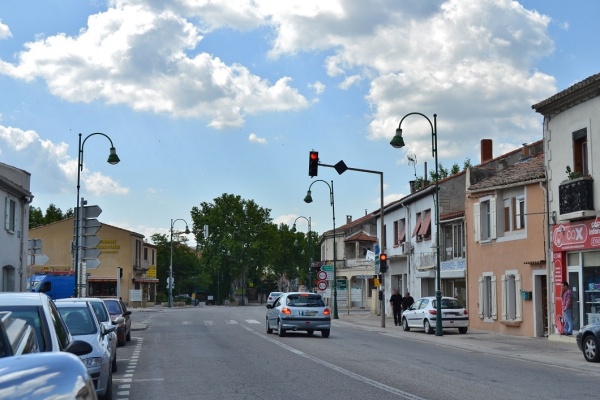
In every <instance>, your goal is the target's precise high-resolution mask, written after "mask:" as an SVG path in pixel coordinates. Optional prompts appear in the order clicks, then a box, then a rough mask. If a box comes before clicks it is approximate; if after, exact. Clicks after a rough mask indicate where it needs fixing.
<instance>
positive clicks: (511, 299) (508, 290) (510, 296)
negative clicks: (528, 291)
mask: <svg viewBox="0 0 600 400" xmlns="http://www.w3.org/2000/svg"><path fill="white" fill-rule="evenodd" d="M522 311H523V303H522V300H521V275H519V274H517V273H516V271H507V273H506V275H502V320H503V321H522V320H523V312H522Z"/></svg>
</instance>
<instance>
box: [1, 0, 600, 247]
mask: <svg viewBox="0 0 600 400" xmlns="http://www.w3.org/2000/svg"><path fill="white" fill-rule="evenodd" d="M598 15H600V2H598V1H597V0H574V1H570V2H564V1H549V0H522V1H509V0H445V1H444V0H401V1H399V0H360V1H359V0H327V1H323V0H288V1H282V0H227V1H225V0H223V1H215V0H212V1H209V0H194V1H192V0H110V1H105V0H46V1H38V0H6V1H2V2H0V162H3V163H5V164H9V165H12V166H15V167H17V168H20V169H23V170H25V171H27V172H29V173H30V174H31V192H32V194H33V195H34V199H33V203H32V205H33V206H34V207H39V208H41V209H42V210H43V211H45V210H46V208H47V207H48V206H49V205H50V204H54V205H56V206H57V207H59V208H61V209H62V210H63V211H66V210H67V209H69V208H73V207H74V206H75V205H76V202H77V194H76V187H77V165H78V149H79V145H78V138H79V134H82V139H84V140H85V142H84V143H85V144H84V146H83V170H82V171H81V175H80V183H81V190H80V196H81V197H84V198H85V199H86V200H87V201H88V204H90V205H92V204H95V205H99V206H100V207H101V208H102V210H103V211H102V214H101V215H100V217H99V220H100V221H101V222H103V223H107V224H111V225H114V226H117V227H120V228H124V229H128V230H131V231H134V232H138V233H141V234H143V235H145V236H146V237H147V238H148V239H149V238H150V236H151V235H152V234H154V233H162V234H167V235H168V234H169V231H170V228H171V221H172V220H173V221H174V223H173V227H174V229H175V230H178V229H179V230H183V229H185V223H188V224H189V225H190V228H191V224H192V220H191V216H190V211H191V209H192V207H194V206H200V204H201V203H202V202H208V203H213V202H214V199H215V198H218V197H220V196H222V195H223V194H224V193H227V194H234V195H239V196H240V197H241V198H243V199H245V200H253V201H254V202H256V203H257V204H258V205H259V206H261V207H264V208H268V209H270V210H271V217H272V218H273V222H275V223H277V224H280V223H285V224H288V225H292V224H293V223H294V221H295V220H297V228H298V230H300V231H304V232H306V231H307V228H308V227H307V222H306V220H305V218H306V219H310V220H311V225H312V230H313V231H317V232H319V233H323V232H324V231H327V230H330V229H332V225H333V212H332V207H331V206H330V201H329V195H330V190H331V189H330V188H332V190H333V194H334V198H335V224H336V226H338V227H339V226H341V225H344V224H345V223H346V218H347V216H351V217H352V218H353V219H357V218H360V217H362V216H364V215H365V213H366V212H373V211H375V210H377V209H378V208H379V205H380V200H381V197H380V179H379V174H371V173H364V172H357V171H346V172H345V173H344V174H342V175H338V174H337V172H336V171H335V169H333V168H328V167H323V166H321V167H320V168H319V173H318V176H317V177H316V178H313V179H311V178H310V177H309V176H308V157H309V152H310V151H311V150H316V151H318V152H319V157H320V161H321V163H323V164H328V165H333V164H336V163H337V162H338V161H341V160H343V161H344V162H345V164H346V165H347V166H348V167H351V168H358V169H365V170H371V171H378V172H382V173H383V177H384V203H385V204H388V203H390V202H392V201H394V200H397V199H400V198H402V197H404V196H406V195H407V194H409V181H410V180H412V179H414V178H415V175H418V176H422V175H423V171H424V169H425V166H426V165H427V169H428V170H431V169H433V168H434V167H435V166H434V161H433V157H432V135H431V132H432V128H431V126H430V125H429V123H428V121H427V119H426V118H424V117H422V116H419V115H411V116H410V117H407V118H406V120H404V121H403V123H402V129H403V136H404V140H405V143H406V146H405V147H404V148H402V149H394V148H392V147H391V146H390V145H389V142H390V140H391V139H392V137H393V136H394V134H395V130H396V128H397V127H398V124H399V122H400V120H401V119H402V118H403V117H404V116H405V115H406V114H408V113H411V112H419V113H422V114H423V115H425V116H426V117H427V118H428V119H429V120H430V121H433V118H434V117H433V115H434V114H436V115H437V120H436V122H437V141H438V146H437V147H438V157H439V162H440V163H441V164H442V165H443V166H444V167H445V168H450V167H451V166H452V165H453V164H455V163H456V164H458V165H460V166H461V167H462V165H463V164H464V162H465V160H467V159H469V160H470V161H471V163H472V164H473V165H476V164H479V162H480V142H481V140H482V139H492V140H493V155H494V156H499V155H502V154H504V153H506V152H508V151H511V150H514V149H516V148H518V147H520V146H522V144H523V143H531V142H534V141H537V140H540V139H542V118H541V116H540V115H539V114H537V113H535V111H534V110H532V108H531V106H532V105H533V104H536V103H538V102H540V101H542V100H545V99H547V98H548V97H551V96H552V95H554V94H556V93H557V92H559V91H561V90H564V89H566V88H568V87H569V86H571V85H573V84H575V83H577V82H579V81H582V80H584V79H585V78H587V77H589V76H591V75H594V74H597V73H598V72H600V63H599V59H600V46H598V45H596V44H595V43H594V39H596V38H598V37H600V25H599V24H598V23H597V16H598ZM97 132H100V133H103V134H105V135H107V136H108V137H109V138H110V140H111V141H112V143H113V144H114V147H115V148H116V152H117V154H118V156H119V158H120V160H121V161H120V163H119V164H116V165H110V164H108V163H107V162H106V160H107V158H108V155H109V148H110V142H109V140H108V139H107V138H106V137H104V136H102V135H92V136H89V135H91V134H93V133H97ZM409 156H410V158H412V159H416V163H410V162H409V161H408V159H409ZM332 182H333V184H332ZM311 184H312V186H311ZM309 186H311V190H312V197H313V203H311V204H306V203H304V201H303V199H304V197H305V195H306V191H307V190H308V188H309ZM298 217H304V218H298ZM180 220H183V221H180ZM190 239H191V243H192V244H193V243H194V241H193V238H191V237H190Z"/></svg>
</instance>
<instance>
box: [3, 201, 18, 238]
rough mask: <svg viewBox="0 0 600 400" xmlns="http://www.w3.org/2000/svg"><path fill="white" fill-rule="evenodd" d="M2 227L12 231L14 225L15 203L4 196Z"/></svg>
mask: <svg viewBox="0 0 600 400" xmlns="http://www.w3.org/2000/svg"><path fill="white" fill-rule="evenodd" d="M4 205H5V207H4V229H6V230H7V231H9V232H14V231H15V227H16V219H17V217H16V215H17V203H16V202H15V201H14V200H12V199H10V198H8V197H5V198H4Z"/></svg>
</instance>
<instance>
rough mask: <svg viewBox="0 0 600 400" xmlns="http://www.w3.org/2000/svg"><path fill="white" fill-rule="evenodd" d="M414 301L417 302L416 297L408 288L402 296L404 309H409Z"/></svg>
mask: <svg viewBox="0 0 600 400" xmlns="http://www.w3.org/2000/svg"><path fill="white" fill-rule="evenodd" d="M414 302H415V299H413V298H412V296H411V295H410V293H408V290H407V291H406V294H405V295H404V297H403V298H402V311H406V310H408V309H409V308H410V306H412V305H413V303H414Z"/></svg>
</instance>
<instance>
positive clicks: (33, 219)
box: [29, 203, 73, 229]
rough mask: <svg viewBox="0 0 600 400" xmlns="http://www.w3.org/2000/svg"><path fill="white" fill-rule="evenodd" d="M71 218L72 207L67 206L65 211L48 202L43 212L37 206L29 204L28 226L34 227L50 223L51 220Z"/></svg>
mask: <svg viewBox="0 0 600 400" xmlns="http://www.w3.org/2000/svg"><path fill="white" fill-rule="evenodd" d="M67 218H73V209H72V208H69V209H68V210H67V212H66V213H63V212H62V210H61V209H60V208H58V207H56V205H54V204H52V203H50V205H49V206H48V208H46V212H45V213H43V212H42V209H41V208H39V207H37V208H36V207H33V206H29V228H30V229H31V228H35V227H38V226H42V225H47V224H51V223H53V222H58V221H62V220H63V219H67Z"/></svg>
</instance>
